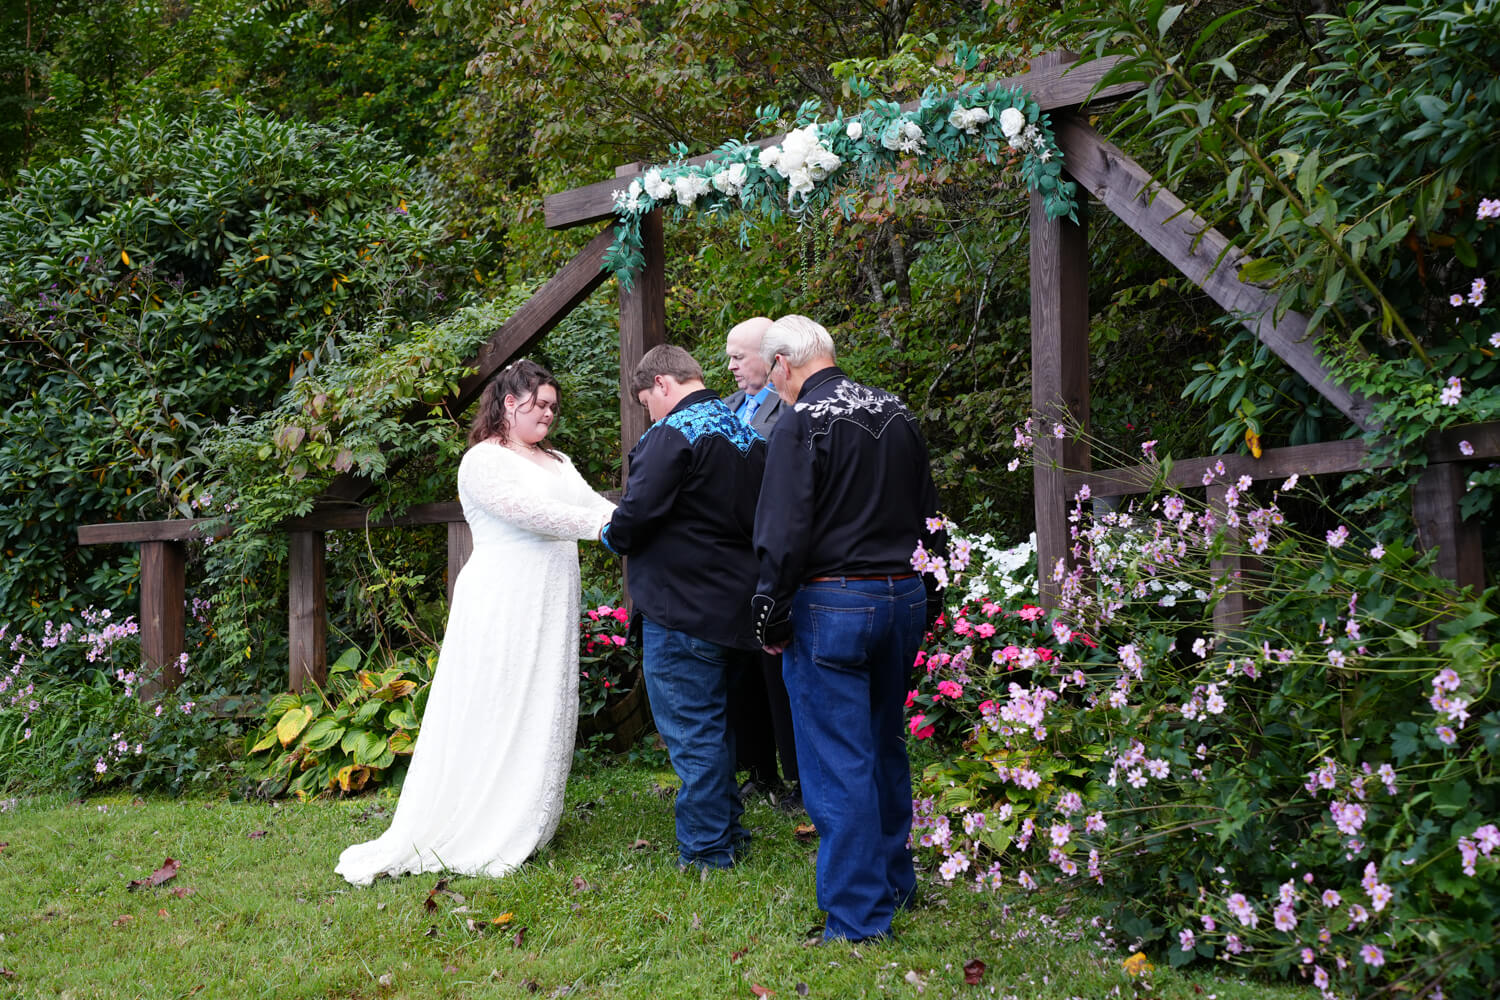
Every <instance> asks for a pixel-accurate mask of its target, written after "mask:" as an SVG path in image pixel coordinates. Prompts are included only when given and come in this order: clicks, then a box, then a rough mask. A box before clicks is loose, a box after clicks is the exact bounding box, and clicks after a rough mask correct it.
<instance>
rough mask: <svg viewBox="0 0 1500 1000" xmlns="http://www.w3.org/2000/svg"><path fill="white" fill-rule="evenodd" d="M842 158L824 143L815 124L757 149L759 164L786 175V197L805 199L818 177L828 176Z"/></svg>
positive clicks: (841, 162)
mask: <svg viewBox="0 0 1500 1000" xmlns="http://www.w3.org/2000/svg"><path fill="white" fill-rule="evenodd" d="M843 162H844V161H843V160H841V159H839V157H838V156H837V155H836V154H835V153H834V152H833V150H831V149H829V148H828V147H827V146H826V145H824V143H823V139H822V137H821V136H819V135H818V126H817V125H816V124H812V125H804V126H803V127H802V128H799V129H793V130H792V131H790V132H788V133H787V134H786V138H785V139H783V140H782V141H781V145H780V146H770V147H768V148H766V149H763V150H761V151H760V165H761V166H762V167H763V168H765V169H766V170H773V169H774V170H775V171H776V172H777V173H778V174H780V175H781V176H782V177H785V178H786V183H787V201H788V202H790V203H793V204H795V203H796V201H797V199H798V198H803V199H806V198H807V196H808V195H809V194H811V193H812V189H813V186H814V185H815V184H817V183H818V181H821V180H823V179H824V178H826V177H828V175H829V174H831V173H833V172H834V171H835V170H837V169H838V168H839V167H840V166H842V165H843Z"/></svg>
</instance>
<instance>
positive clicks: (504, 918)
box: [490, 913, 516, 927]
mask: <svg viewBox="0 0 1500 1000" xmlns="http://www.w3.org/2000/svg"><path fill="white" fill-rule="evenodd" d="M515 916H516V915H515V914H514V913H502V914H500V915H499V916H498V917H496V918H495V919H494V920H491V921H490V923H492V924H494V925H495V926H496V927H503V926H505V925H506V924H508V923H510V922H511V921H512V920H514V919H515Z"/></svg>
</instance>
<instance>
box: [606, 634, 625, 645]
mask: <svg viewBox="0 0 1500 1000" xmlns="http://www.w3.org/2000/svg"><path fill="white" fill-rule="evenodd" d="M609 641H610V642H612V643H614V644H615V645H616V646H623V645H625V637H624V636H623V635H612V636H610V637H609Z"/></svg>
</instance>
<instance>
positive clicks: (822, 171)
mask: <svg viewBox="0 0 1500 1000" xmlns="http://www.w3.org/2000/svg"><path fill="white" fill-rule="evenodd" d="M843 162H844V161H843V160H841V159H839V158H838V156H837V155H835V154H834V152H833V150H831V149H824V148H822V147H821V146H820V147H818V148H817V149H815V150H813V152H812V155H811V156H809V157H808V158H807V172H808V173H809V174H811V175H812V179H813V180H815V181H820V180H822V179H823V178H825V177H827V176H828V175H829V174H831V173H833V172H834V171H835V170H837V169H838V168H839V167H840V166H842V165H843Z"/></svg>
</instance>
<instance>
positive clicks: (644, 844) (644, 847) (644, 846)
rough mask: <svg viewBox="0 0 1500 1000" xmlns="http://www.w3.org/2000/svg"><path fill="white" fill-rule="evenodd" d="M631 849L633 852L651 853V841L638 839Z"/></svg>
mask: <svg viewBox="0 0 1500 1000" xmlns="http://www.w3.org/2000/svg"><path fill="white" fill-rule="evenodd" d="M630 849H631V850H632V851H649V850H650V849H651V841H649V840H645V839H643V838H642V839H637V840H636V842H635V843H633V844H631V845H630Z"/></svg>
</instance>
